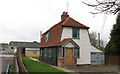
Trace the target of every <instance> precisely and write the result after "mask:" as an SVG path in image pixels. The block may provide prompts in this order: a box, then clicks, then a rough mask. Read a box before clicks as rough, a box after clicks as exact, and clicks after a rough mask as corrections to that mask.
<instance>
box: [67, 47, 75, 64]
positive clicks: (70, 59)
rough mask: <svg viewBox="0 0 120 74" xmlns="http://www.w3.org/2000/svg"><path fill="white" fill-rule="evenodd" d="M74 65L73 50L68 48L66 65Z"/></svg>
mask: <svg viewBox="0 0 120 74" xmlns="http://www.w3.org/2000/svg"><path fill="white" fill-rule="evenodd" d="M72 65H73V50H72V49H70V48H68V49H67V50H66V52H65V66H72Z"/></svg>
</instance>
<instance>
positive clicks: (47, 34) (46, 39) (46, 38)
mask: <svg viewBox="0 0 120 74" xmlns="http://www.w3.org/2000/svg"><path fill="white" fill-rule="evenodd" d="M48 37H49V32H47V33H46V35H45V41H46V42H47V41H48Z"/></svg>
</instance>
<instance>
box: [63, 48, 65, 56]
mask: <svg viewBox="0 0 120 74" xmlns="http://www.w3.org/2000/svg"><path fill="white" fill-rule="evenodd" d="M64 53H65V50H64V48H63V57H64V56H65V55H64Z"/></svg>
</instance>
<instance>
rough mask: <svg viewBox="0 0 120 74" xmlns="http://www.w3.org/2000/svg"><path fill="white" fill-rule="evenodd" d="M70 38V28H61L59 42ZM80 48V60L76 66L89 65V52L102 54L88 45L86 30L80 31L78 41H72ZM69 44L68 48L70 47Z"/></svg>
mask: <svg viewBox="0 0 120 74" xmlns="http://www.w3.org/2000/svg"><path fill="white" fill-rule="evenodd" d="M65 38H72V27H63V31H62V36H61V40H63V39H65ZM73 40H74V41H75V42H76V43H77V44H78V45H79V47H80V58H79V59H77V64H91V52H102V51H100V50H98V49H97V48H95V47H93V46H92V45H91V43H90V39H89V35H88V31H87V29H82V28H81V29H80V39H73ZM70 45H71V44H70V43H69V44H68V46H69V47H70Z"/></svg>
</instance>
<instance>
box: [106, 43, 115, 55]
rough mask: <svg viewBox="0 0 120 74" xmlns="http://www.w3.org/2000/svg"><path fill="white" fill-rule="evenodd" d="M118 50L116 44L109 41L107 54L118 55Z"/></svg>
mask: <svg viewBox="0 0 120 74" xmlns="http://www.w3.org/2000/svg"><path fill="white" fill-rule="evenodd" d="M116 50H117V48H116V46H115V44H114V43H113V42H112V41H109V42H108V44H107V45H106V47H105V54H106V55H111V56H112V55H116V53H117V52H116Z"/></svg>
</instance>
